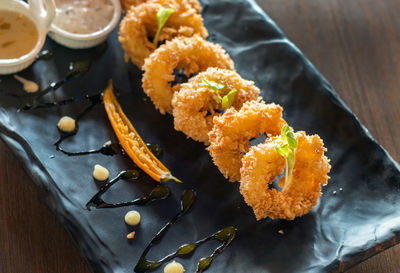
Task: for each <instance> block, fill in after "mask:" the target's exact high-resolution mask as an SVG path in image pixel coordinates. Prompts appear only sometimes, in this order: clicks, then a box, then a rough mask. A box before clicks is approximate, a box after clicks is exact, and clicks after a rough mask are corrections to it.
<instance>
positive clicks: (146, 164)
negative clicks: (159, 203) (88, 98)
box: [103, 80, 181, 182]
mask: <svg viewBox="0 0 400 273" xmlns="http://www.w3.org/2000/svg"><path fill="white" fill-rule="evenodd" d="M103 103H104V107H105V109H106V112H107V116H108V119H109V120H110V122H111V126H112V127H113V130H114V132H115V134H116V136H117V138H118V140H119V142H120V144H121V146H122V148H123V149H124V150H125V152H126V153H127V155H128V156H129V157H130V158H131V159H132V160H133V162H135V164H136V165H137V166H138V167H139V168H140V169H142V170H143V171H144V172H146V173H147V174H148V175H150V176H151V178H153V179H154V180H156V181H158V182H166V181H169V180H175V181H176V182H181V181H180V180H179V179H177V178H176V177H174V176H173V175H172V174H171V172H170V171H169V170H168V169H167V168H166V167H165V166H164V165H163V164H162V163H161V162H160V161H159V160H158V159H157V157H156V156H155V155H154V154H153V153H152V152H151V151H150V150H149V148H147V145H146V144H145V143H144V142H143V140H142V138H141V137H140V135H139V134H138V132H137V131H136V129H135V128H134V127H133V125H132V123H131V122H130V121H129V119H128V118H127V117H126V115H125V114H124V112H123V110H122V108H121V106H120V105H119V103H118V101H117V98H116V97H115V95H114V91H113V84H112V81H111V80H110V82H109V84H108V86H107V88H106V90H105V91H104V96H103Z"/></svg>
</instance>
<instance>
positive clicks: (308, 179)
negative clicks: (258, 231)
mask: <svg viewBox="0 0 400 273" xmlns="http://www.w3.org/2000/svg"><path fill="white" fill-rule="evenodd" d="M295 136H296V138H297V142H298V146H297V151H296V160H295V165H294V169H293V178H292V182H291V184H290V186H289V187H288V189H287V190H286V192H281V191H278V190H276V189H270V188H269V184H271V183H273V182H274V179H275V177H277V176H278V175H279V174H281V173H282V172H283V170H284V167H285V161H284V158H283V157H282V156H281V155H280V154H279V153H278V152H277V151H276V149H275V147H276V146H279V145H281V144H282V142H281V139H280V138H278V137H275V138H271V139H267V140H266V142H265V143H263V144H260V145H258V146H255V147H252V148H251V149H250V151H249V152H248V153H247V154H246V155H245V156H244V157H243V159H242V163H243V166H242V168H241V169H240V173H241V183H240V192H241V194H242V195H243V196H244V199H245V201H246V203H247V204H248V205H249V206H251V207H252V208H253V211H254V214H255V215H256V218H257V220H260V219H262V218H265V217H270V218H272V219H275V218H280V219H288V220H293V219H294V218H295V217H298V216H302V215H304V214H307V213H308V212H309V211H310V210H311V209H312V207H313V206H315V205H316V204H317V201H318V198H319V197H320V196H321V185H326V184H327V183H328V179H329V176H328V173H329V170H330V168H331V166H330V165H329V160H328V158H327V157H326V156H325V155H324V152H325V151H326V148H325V147H324V143H323V141H322V139H321V138H320V137H319V136H318V135H312V136H308V135H306V134H305V132H297V133H295ZM284 180H285V178H284V177H283V178H281V179H280V181H279V185H280V187H282V186H283V185H284Z"/></svg>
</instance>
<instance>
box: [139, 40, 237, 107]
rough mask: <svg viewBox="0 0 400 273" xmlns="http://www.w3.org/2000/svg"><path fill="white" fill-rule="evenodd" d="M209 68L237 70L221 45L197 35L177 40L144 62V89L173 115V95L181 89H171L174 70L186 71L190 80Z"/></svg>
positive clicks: (169, 42)
mask: <svg viewBox="0 0 400 273" xmlns="http://www.w3.org/2000/svg"><path fill="white" fill-rule="evenodd" d="M209 67H218V68H225V69H231V70H232V69H234V65H233V61H232V60H231V58H230V57H229V55H228V54H227V53H226V52H225V50H224V49H223V48H222V47H221V46H220V45H218V44H213V43H211V42H208V41H206V40H204V39H203V38H201V37H200V36H198V35H195V36H193V37H190V38H187V37H177V38H175V39H173V40H172V41H167V43H166V44H164V45H162V46H160V47H159V48H158V49H157V50H155V51H154V52H153V53H152V54H151V55H150V56H149V57H148V58H147V59H146V60H145V64H144V66H143V70H144V71H145V72H144V75H143V79H142V82H143V90H144V92H145V93H146V94H147V95H148V96H149V97H150V99H151V100H152V101H153V103H154V105H155V106H156V108H157V109H159V110H160V112H161V113H162V114H165V113H166V112H168V113H171V112H172V105H171V100H172V96H173V94H174V92H175V90H179V87H180V85H176V86H175V87H174V88H172V86H171V82H172V81H174V79H175V76H174V75H173V72H174V70H175V69H177V70H183V71H184V73H185V74H186V76H187V77H189V76H190V75H192V74H194V73H198V72H202V71H205V70H206V69H207V68H209Z"/></svg>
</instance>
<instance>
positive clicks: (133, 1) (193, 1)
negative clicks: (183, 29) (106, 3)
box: [121, 0, 201, 13]
mask: <svg viewBox="0 0 400 273" xmlns="http://www.w3.org/2000/svg"><path fill="white" fill-rule="evenodd" d="M155 1H157V0H121V5H122V8H123V9H124V11H125V12H127V11H128V10H129V9H130V7H132V6H134V7H135V6H138V5H140V4H143V3H147V2H155ZM187 2H188V3H189V5H191V7H192V8H194V9H195V10H196V12H198V13H200V12H201V5H200V2H199V1H198V0H187Z"/></svg>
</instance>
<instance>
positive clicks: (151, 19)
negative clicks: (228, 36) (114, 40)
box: [118, 0, 208, 68]
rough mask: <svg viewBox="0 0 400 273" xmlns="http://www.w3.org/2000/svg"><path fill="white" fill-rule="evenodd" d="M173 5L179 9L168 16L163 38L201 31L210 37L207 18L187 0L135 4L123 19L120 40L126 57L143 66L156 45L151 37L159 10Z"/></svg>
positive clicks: (162, 33)
mask: <svg viewBox="0 0 400 273" xmlns="http://www.w3.org/2000/svg"><path fill="white" fill-rule="evenodd" d="M162 8H172V9H174V10H175V12H174V13H173V14H172V15H171V16H170V17H169V18H168V20H167V22H166V24H165V26H164V27H163V29H162V32H161V34H160V36H159V41H160V42H163V41H165V40H172V39H173V38H174V37H177V36H187V37H191V36H193V35H195V34H198V35H200V36H202V37H207V36H208V32H207V29H206V28H205V27H204V26H203V18H202V17H201V15H200V14H198V13H197V12H196V11H195V10H194V9H193V8H191V6H190V5H189V4H188V2H187V0H157V1H149V2H147V3H144V4H141V5H138V6H136V7H132V8H130V9H129V10H128V12H127V14H126V16H125V17H124V19H122V21H121V24H120V29H119V37H118V40H119V42H120V43H121V45H122V48H123V49H124V51H125V59H126V60H129V59H130V60H131V61H132V63H134V64H136V65H137V66H138V67H139V68H141V67H142V66H143V64H144V60H145V58H147V57H148V56H149V55H150V54H151V53H152V52H153V51H154V50H155V49H156V45H154V44H153V42H152V41H150V40H149V37H150V38H153V37H154V36H155V34H156V32H157V28H158V24H157V12H158V11H159V10H160V9H162Z"/></svg>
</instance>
